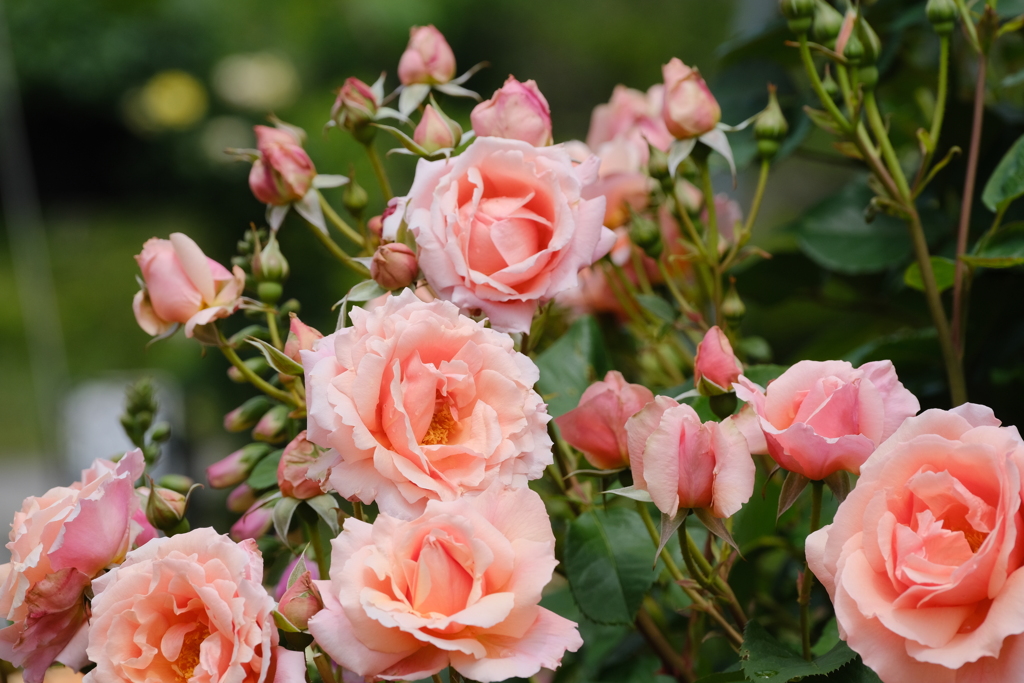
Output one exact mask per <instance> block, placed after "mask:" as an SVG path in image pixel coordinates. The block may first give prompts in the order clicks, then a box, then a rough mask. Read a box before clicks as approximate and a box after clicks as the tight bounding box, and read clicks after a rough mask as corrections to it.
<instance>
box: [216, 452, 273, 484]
mask: <svg viewBox="0 0 1024 683" xmlns="http://www.w3.org/2000/svg"><path fill="white" fill-rule="evenodd" d="M271 450H272V449H271V448H270V446H268V445H267V444H264V443H251V444H249V445H247V446H244V447H242V448H240V449H238V450H237V451H235V452H234V453H232V454H231V455H229V456H227V457H226V458H224V459H222V460H218V461H217V462H215V463H213V464H212V465H210V466H209V467H207V468H206V480H207V481H208V482H209V483H210V486H212V487H213V488H215V489H226V488H227V487H229V486H234V485H235V484H240V483H242V482H243V481H245V480H246V479H248V478H249V473H250V472H252V468H253V467H255V466H256V463H258V462H259V461H260V460H262V459H263V458H264V457H266V456H267V455H268V454H269V453H270V451H271Z"/></svg>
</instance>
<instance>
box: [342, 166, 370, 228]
mask: <svg viewBox="0 0 1024 683" xmlns="http://www.w3.org/2000/svg"><path fill="white" fill-rule="evenodd" d="M369 201H370V198H369V197H368V196H367V194H366V190H364V189H363V186H362V185H360V184H359V183H357V182H356V176H355V174H352V176H351V179H350V180H349V182H348V184H347V185H345V189H344V190H342V192H341V203H342V204H344V205H345V208H346V209H347V210H348V212H349V213H350V214H352V215H353V216H355V217H357V218H358V217H359V216H361V215H363V209H365V208H366V205H367V203H369Z"/></svg>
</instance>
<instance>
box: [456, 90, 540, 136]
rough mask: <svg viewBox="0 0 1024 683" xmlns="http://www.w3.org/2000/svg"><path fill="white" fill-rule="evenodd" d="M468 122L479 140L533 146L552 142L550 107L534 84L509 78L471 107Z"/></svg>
mask: <svg viewBox="0 0 1024 683" xmlns="http://www.w3.org/2000/svg"><path fill="white" fill-rule="evenodd" d="M469 119H470V121H471V122H472V124H473V132H474V133H476V134H477V135H478V136H480V137H488V136H489V137H496V138H507V139H510V140H522V141H523V142H528V143H530V144H531V145H533V146H535V147H544V146H545V145H550V144H551V143H552V138H551V108H550V107H549V106H548V101H547V100H546V99H545V98H544V95H543V94H542V93H541V91H540V89H539V88H538V87H537V84H536V83H535V82H534V81H532V80H529V81H526V82H525V83H520V82H519V81H517V80H516V78H515V76H509V77H508V80H507V81H505V84H504V85H503V86H501V88H500V89H499V90H497V91H496V92H495V93H494V96H493V97H491V99H489V100H485V101H484V102H481V103H480V104H478V105H476V107H474V108H473V111H472V113H470V115H469Z"/></svg>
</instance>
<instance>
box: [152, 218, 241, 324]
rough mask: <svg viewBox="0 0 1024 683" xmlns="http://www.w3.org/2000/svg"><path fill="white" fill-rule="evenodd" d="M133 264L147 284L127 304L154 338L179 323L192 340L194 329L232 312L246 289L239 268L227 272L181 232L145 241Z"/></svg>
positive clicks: (235, 267)
mask: <svg viewBox="0 0 1024 683" xmlns="http://www.w3.org/2000/svg"><path fill="white" fill-rule="evenodd" d="M135 261H136V262H137V263H138V264H139V269H140V270H142V279H143V281H145V283H146V287H145V288H144V289H143V290H142V291H140V292H139V293H137V294H136V295H135V299H134V300H133V301H132V309H133V310H134V312H135V321H136V322H138V323H139V327H141V328H142V329H143V330H144V331H145V332H146V333H148V334H151V335H154V336H156V335H159V334H164V333H165V332H168V331H169V330H170V329H171V328H172V327H174V325H175V324H177V323H180V324H183V325H185V335H186V336H189V337H191V336H192V330H193V329H194V328H195V326H196V325H205V324H207V323H210V322H213V321H214V320H216V319H217V318H225V317H227V316H229V315H231V314H232V313H234V312H235V310H236V309H237V308H238V305H239V300H240V298H241V296H242V291H243V290H244V289H245V273H244V272H243V271H242V269H241V268H239V267H238V266H234V268H232V270H231V272H228V269H227V268H225V267H224V266H222V265H221V264H219V263H217V262H216V261H214V260H213V259H211V258H207V256H206V254H204V253H203V250H202V249H200V248H199V245H198V244H196V243H195V242H194V241H193V240H192V238H191V237H189V236H188V235H185V234H183V233H180V232H173V233H171V238H170V239H169V240H162V239H157V238H156V237H154V238H152V239H150V240H147V241H146V243H145V244H144V245H142V253H141V254H139V255H138V256H136V257H135Z"/></svg>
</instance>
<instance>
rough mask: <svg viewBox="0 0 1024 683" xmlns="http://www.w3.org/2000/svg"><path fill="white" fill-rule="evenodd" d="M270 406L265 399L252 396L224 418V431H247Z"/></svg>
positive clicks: (268, 400)
mask: <svg viewBox="0 0 1024 683" xmlns="http://www.w3.org/2000/svg"><path fill="white" fill-rule="evenodd" d="M271 405H272V403H271V402H270V399H268V398H267V397H265V396H253V397H252V398H250V399H249V400H248V401H246V402H245V403H243V404H242V405H240V406H239V407H237V408H235V409H234V410H232V411H231V412H230V413H228V414H227V415H225V416H224V429H226V430H227V431H229V432H243V431H245V430H246V429H249V428H250V427H252V426H253V425H255V424H256V422H257V421H258V420H259V419H260V418H261V417H263V414H264V413H265V412H267V411H268V410H270V406H271Z"/></svg>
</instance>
